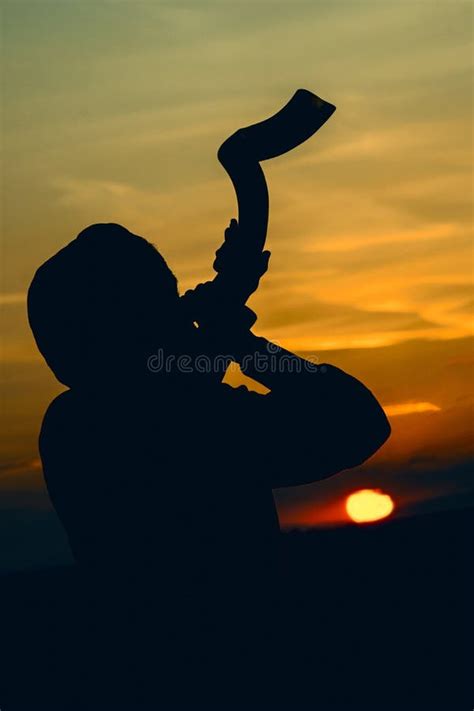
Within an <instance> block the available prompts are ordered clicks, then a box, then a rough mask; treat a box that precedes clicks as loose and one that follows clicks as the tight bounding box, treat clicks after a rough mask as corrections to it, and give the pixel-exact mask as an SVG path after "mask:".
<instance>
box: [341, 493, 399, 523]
mask: <svg viewBox="0 0 474 711" xmlns="http://www.w3.org/2000/svg"><path fill="white" fill-rule="evenodd" d="M394 507H395V506H394V503H393V499H392V497H391V496H389V495H388V494H384V493H383V492H382V491H380V489H360V491H356V492H354V493H353V494H350V496H348V497H347V499H346V511H347V514H348V516H349V518H351V519H352V521H354V522H355V523H366V522H369V521H379V520H380V519H382V518H386V517H387V516H389V515H390V514H391V513H392V511H393V509H394Z"/></svg>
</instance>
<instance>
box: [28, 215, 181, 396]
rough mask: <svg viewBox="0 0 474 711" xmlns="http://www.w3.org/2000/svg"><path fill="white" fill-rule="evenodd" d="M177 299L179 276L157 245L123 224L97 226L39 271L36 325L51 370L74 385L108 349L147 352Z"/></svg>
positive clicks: (33, 302)
mask: <svg viewBox="0 0 474 711" xmlns="http://www.w3.org/2000/svg"><path fill="white" fill-rule="evenodd" d="M177 297H178V290H177V281H176V277H175V276H174V275H173V273H172V272H171V270H170V269H169V267H168V266H167V264H166V262H165V260H164V259H163V257H162V256H161V255H160V253H159V252H158V250H157V249H156V248H155V247H154V245H152V244H151V243H150V242H147V240H145V239H143V237H139V236H137V235H134V234H132V233H131V232H129V231H128V230H127V229H125V228H124V227H122V226H121V225H116V224H96V225H91V226H90V227H87V228H86V229H85V230H83V231H82V232H81V233H80V234H79V235H78V236H77V237H76V239H74V240H73V241H72V242H70V243H69V244H68V245H67V246H66V247H64V248H63V249H61V250H60V251H59V252H58V253H57V254H55V255H54V256H53V257H51V258H50V259H48V260H47V261H46V262H45V263H44V264H43V265H42V266H41V267H40V268H39V269H38V271H37V272H36V274H35V276H34V278H33V281H32V283H31V285H30V288H29V290H28V319H29V322H30V326H31V329H32V331H33V334H34V337H35V340H36V343H37V346H38V348H39V350H40V351H41V353H42V354H43V356H44V358H45V360H46V362H47V363H48V365H49V367H50V368H51V370H52V371H53V373H54V374H55V375H56V377H57V378H58V380H59V381H60V382H62V383H64V384H65V385H72V384H74V383H75V382H79V381H80V380H81V378H83V377H84V375H87V374H88V373H90V371H91V368H93V367H94V360H95V359H97V358H99V356H103V351H104V349H106V348H107V347H109V346H110V352H111V353H112V352H113V348H125V349H132V348H134V347H140V345H142V346H143V345H144V344H145V340H146V332H148V337H149V331H150V328H153V324H155V323H156V327H157V328H158V329H159V324H160V312H161V318H163V319H165V320H166V312H167V310H168V309H169V307H171V304H172V303H175V302H176V300H177ZM114 341H115V343H114ZM112 357H113V356H112Z"/></svg>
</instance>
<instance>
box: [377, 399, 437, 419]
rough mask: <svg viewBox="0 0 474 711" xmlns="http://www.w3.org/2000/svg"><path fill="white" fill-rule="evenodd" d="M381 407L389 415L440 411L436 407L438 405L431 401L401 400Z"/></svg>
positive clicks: (396, 415)
mask: <svg viewBox="0 0 474 711" xmlns="http://www.w3.org/2000/svg"><path fill="white" fill-rule="evenodd" d="M383 407H384V410H385V412H386V413H387V415H389V417H398V416H399V415H414V414H418V413H423V412H440V411H441V408H440V407H438V405H434V404H433V403H432V402H401V403H398V404H394V405H384V406H383Z"/></svg>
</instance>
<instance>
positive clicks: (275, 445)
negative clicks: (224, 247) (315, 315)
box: [235, 333, 390, 488]
mask: <svg viewBox="0 0 474 711" xmlns="http://www.w3.org/2000/svg"><path fill="white" fill-rule="evenodd" d="M237 345H238V348H239V352H237V353H236V355H235V357H236V360H238V362H240V364H241V368H242V370H243V371H244V372H245V374H246V375H248V376H250V377H252V378H253V379H255V380H257V381H258V382H260V383H262V384H263V385H265V386H266V387H267V388H269V389H270V393H269V394H268V395H265V396H262V397H261V398H260V401H259V407H258V419H257V421H254V426H255V427H257V428H259V429H260V432H261V441H262V451H261V454H260V455H257V456H261V457H263V460H264V462H265V464H266V467H267V469H268V470H269V473H270V480H271V482H272V486H273V487H275V488H276V487H282V486H295V485H299V484H308V483H310V482H314V481H318V480H320V479H324V478H327V477H329V476H332V475H333V474H336V473H337V472H339V471H342V470H343V469H350V468H352V467H355V466H358V465H360V464H362V463H363V462H364V461H365V460H366V459H368V458H369V457H371V456H372V455H373V454H374V453H375V452H376V451H377V450H378V449H379V448H380V447H381V446H382V444H383V443H384V442H385V441H386V440H387V438H388V437H389V435H390V425H389V422H388V420H387V418H386V416H385V413H384V411H383V409H382V408H381V406H380V405H379V403H378V402H377V400H376V398H375V397H374V395H373V394H372V393H371V392H370V390H368V388H366V387H365V386H364V385H363V384H362V383H361V382H360V381H358V380H357V379H356V378H354V377H352V376H350V375H348V374H347V373H345V372H344V371H342V370H340V369H339V368H336V367H334V366H332V365H329V364H314V363H311V362H309V361H307V360H305V359H304V358H300V357H299V356H297V355H295V354H294V353H291V352H290V351H285V350H284V349H281V348H279V347H278V346H275V345H274V344H271V343H269V342H268V341H266V339H264V338H258V337H256V336H254V335H253V334H251V333H247V335H246V336H245V337H242V336H241V337H240V339H239V343H238V344H236V346H237Z"/></svg>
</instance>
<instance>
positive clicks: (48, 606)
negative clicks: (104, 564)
mask: <svg viewBox="0 0 474 711" xmlns="http://www.w3.org/2000/svg"><path fill="white" fill-rule="evenodd" d="M472 526H473V517H472V511H470V510H464V511H457V512H450V513H442V514H440V513H437V514H433V515H425V516H420V517H417V518H409V519H408V518H407V519H398V520H395V521H389V522H386V523H379V524H369V525H365V526H347V527H344V528H339V529H333V530H317V531H311V532H292V533H285V534H284V560H283V568H284V578H285V584H284V589H283V594H284V599H285V601H287V604H285V606H284V611H285V613H284V614H285V617H286V620H284V619H281V615H279V616H275V626H276V628H277V630H278V634H279V643H278V646H279V649H278V656H279V658H280V660H281V662H282V664H281V666H280V667H278V666H277V667H276V668H275V671H274V673H273V674H272V670H270V675H271V677H272V681H271V686H272V689H270V690H269V691H268V694H267V696H266V702H265V704H262V703H261V702H257V701H256V700H255V699H252V694H251V693H248V694H247V696H246V701H245V702H240V703H239V704H236V705H232V704H231V700H232V696H233V694H232V690H231V689H229V690H228V693H227V694H226V698H221V699H220V701H219V703H218V707H219V708H220V709H223V710H224V709H226V708H231V707H232V708H233V709H234V708H242V709H253V708H285V709H288V710H290V709H291V711H293V709H295V711H296V710H297V709H315V710H317V709H321V710H326V709H344V710H347V711H349V710H350V709H373V710H375V709H377V711H384V710H385V709H397V711H402V710H410V711H411V710H418V709H434V708H436V709H446V711H458V710H459V711H464V709H465V710H466V711H470V710H471V709H472V708H473V701H474V695H473V694H472V686H471V688H469V679H468V677H469V676H472V656H471V655H470V649H469V647H471V648H472V637H471V636H470V635H469V633H468V599H469V598H470V597H471V591H470V588H469V583H468V572H470V568H471V551H472V548H471V540H472ZM0 582H1V586H2V587H1V597H2V608H1V609H2V618H3V622H2V638H3V639H2V642H1V646H2V654H3V655H4V656H5V659H4V661H2V669H1V674H2V677H3V689H2V699H1V703H0V708H1V711H9V710H10V709H11V710H12V711H13V710H14V709H25V710H26V709H27V710H28V711H29V710H30V709H31V711H34V710H35V709H46V708H47V709H50V708H58V709H69V708H74V709H83V708H86V707H87V708H88V709H89V708H98V709H102V708H105V706H104V704H103V703H98V705H94V702H93V701H92V702H90V703H89V704H88V705H85V702H84V701H81V700H80V696H81V695H80V689H81V684H82V681H81V679H82V677H81V674H82V671H81V667H80V665H78V663H77V657H78V654H79V652H78V646H77V642H76V640H77V635H78V634H79V631H80V628H81V627H82V626H83V624H84V622H83V620H84V617H83V615H84V614H85V615H87V614H88V611H89V610H90V600H89V599H88V597H87V594H85V592H84V589H83V587H82V585H81V580H80V577H79V575H78V573H77V571H76V570H75V569H74V568H72V567H64V568H52V569H45V570H41V571H35V572H25V573H15V574H12V575H9V576H5V577H4V578H2V579H0ZM286 624H288V627H289V629H290V634H288V632H285V625H286ZM295 633H296V637H295ZM290 638H292V639H293V642H290V641H289V639H290ZM83 653H84V650H83V649H82V650H81V651H80V654H81V655H83ZM264 664H265V662H264V660H262V665H263V666H264ZM263 666H262V668H263ZM196 668H199V667H198V666H197V667H196V666H194V669H196ZM282 669H283V670H284V671H283V672H282ZM76 672H77V673H76ZM183 674H184V676H186V675H185V673H184V672H183ZM51 679H55V680H56V684H55V699H54V701H53V699H52V698H51V694H50V690H51V683H50V682H51ZM186 683H187V679H186V678H183V679H182V684H183V686H185V685H186ZM190 696H191V698H192V693H191V694H190ZM54 702H56V706H54ZM126 707H127V708H129V709H133V708H135V707H136V706H134V705H130V703H127V704H126ZM111 708H118V706H117V703H114V705H113V706H111ZM159 708H164V709H165V708H169V706H167V705H162V706H160V707H159ZM179 708H189V709H191V708H196V706H195V705H193V704H192V702H190V703H189V704H187V705H185V706H179ZM199 708H201V707H199Z"/></svg>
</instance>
